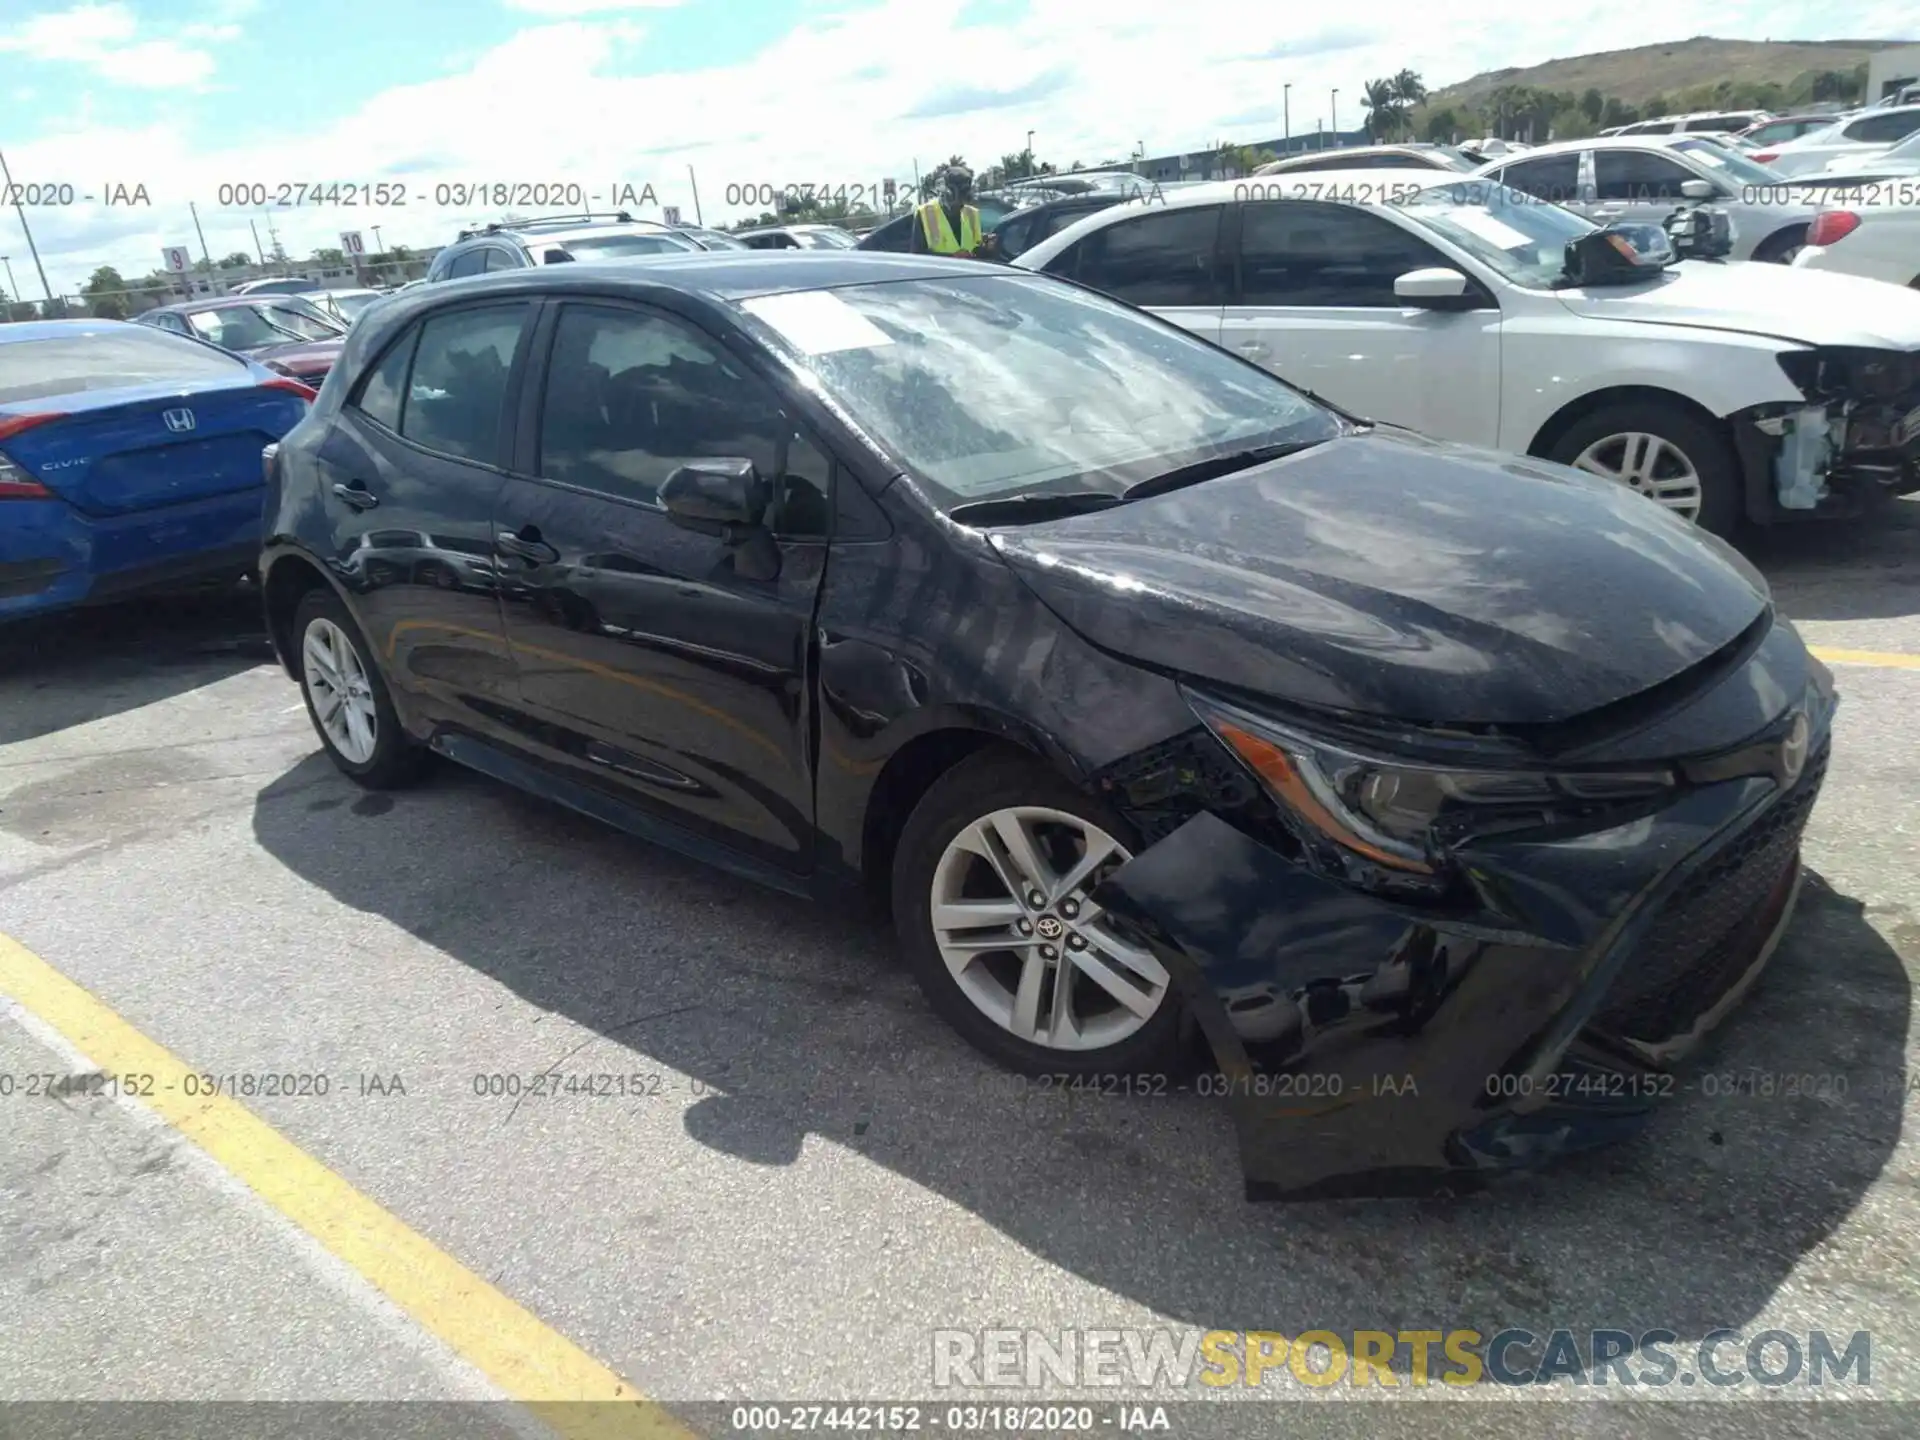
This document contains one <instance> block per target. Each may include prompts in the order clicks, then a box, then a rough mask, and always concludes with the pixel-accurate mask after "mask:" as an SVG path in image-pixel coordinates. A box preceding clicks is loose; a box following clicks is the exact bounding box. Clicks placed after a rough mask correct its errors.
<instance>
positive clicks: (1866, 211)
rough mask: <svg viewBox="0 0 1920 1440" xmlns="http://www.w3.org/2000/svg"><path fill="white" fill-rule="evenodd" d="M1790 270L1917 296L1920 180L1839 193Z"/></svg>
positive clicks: (1870, 183) (1870, 184) (1856, 187)
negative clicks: (1875, 283)
mask: <svg viewBox="0 0 1920 1440" xmlns="http://www.w3.org/2000/svg"><path fill="white" fill-rule="evenodd" d="M1793 264H1794V268H1795V269H1796V270H1827V271H1833V272H1837V273H1839V274H1843V275H1859V276H1864V277H1866V278H1868V279H1872V280H1886V281H1890V282H1891V283H1893V284H1895V285H1905V286H1908V287H1909V288H1911V289H1916V290H1920V175H1916V176H1912V177H1908V178H1904V179H1889V180H1879V181H1868V182H1862V183H1859V184H1855V185H1852V186H1849V187H1846V188H1844V189H1842V190H1840V191H1838V192H1837V193H1836V195H1835V198H1834V199H1833V200H1832V201H1831V202H1829V203H1828V205H1827V206H1826V207H1825V208H1824V209H1822V210H1821V212H1820V213H1819V215H1817V216H1816V217H1815V218H1814V222H1813V226H1812V228H1811V229H1810V230H1809V231H1808V242H1807V245H1806V247H1805V248H1804V249H1803V250H1801V252H1800V253H1799V254H1798V255H1797V256H1795V257H1794V261H1793Z"/></svg>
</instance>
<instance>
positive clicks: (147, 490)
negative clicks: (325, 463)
mask: <svg viewBox="0 0 1920 1440" xmlns="http://www.w3.org/2000/svg"><path fill="white" fill-rule="evenodd" d="M313 394H314V392H313V391H312V390H311V389H309V388H308V387H307V386H305V385H303V384H301V383H300V382H299V381H297V380H292V379H289V378H288V377H287V376H285V375H280V374H276V373H275V372H274V371H271V370H269V369H267V368H266V367H264V366H262V365H259V364H256V363H254V362H253V361H250V360H247V359H244V358H242V357H240V356H237V355H233V354H230V353H228V352H227V351H225V350H221V349H218V348H216V347H215V346H212V345H209V344H207V343H205V342H204V341H200V340H192V339H188V338H186V337H184V336H177V335H169V334H166V333H165V332H163V331H159V330H154V329H150V328H148V327H146V326H142V325H130V324H127V323H125V322H123V321H119V320H45V321H29V322H27V323H24V324H14V325H0V621H6V620H10V619H17V618H19V617H21V616H23V615H30V614H39V613H41V612H44V611H48V610H58V609H64V608H66V607H68V606H73V605H81V604H87V603H92V602H97V601H102V600H109V599H117V598H119V597H121V596H124V595H128V594H131V593H133V592H136V591H140V590H147V589H152V588H155V587H158V586H165V585H171V584H175V583H184V582H192V581H198V580H203V579H214V578H218V577H220V576H222V575H231V576H234V577H238V576H240V575H243V574H246V573H248V572H249V571H251V570H252V568H253V565H254V562H255V560H256V558H257V557H258V555H259V550H260V516H261V502H262V497H263V493H264V492H263V467H262V458H261V451H262V450H264V449H265V447H266V446H268V445H270V444H272V443H274V442H275V441H277V440H278V439H279V438H280V437H281V436H282V435H284V434H286V432H287V431H288V430H291V429H292V428H293V427H294V425H296V424H297V423H299V421H300V419H301V417H302V416H304V415H305V414H306V412H307V405H308V402H309V401H310V400H311V399H312V398H313Z"/></svg>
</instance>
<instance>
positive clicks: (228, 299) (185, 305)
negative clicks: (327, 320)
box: [142, 291, 320, 315]
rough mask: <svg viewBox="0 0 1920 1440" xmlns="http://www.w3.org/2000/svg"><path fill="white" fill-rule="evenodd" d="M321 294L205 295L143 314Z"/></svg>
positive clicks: (227, 308) (269, 303)
mask: <svg viewBox="0 0 1920 1440" xmlns="http://www.w3.org/2000/svg"><path fill="white" fill-rule="evenodd" d="M319 293H320V292H319V291H303V292H302V293H301V294H299V295H275V294H272V293H268V294H265V295H262V294H260V293H259V292H258V291H255V292H252V293H250V294H246V295H203V296H201V297H199V298H198V299H195V300H176V301H174V303H173V304H171V305H156V306H154V307H153V309H151V310H147V311H143V312H142V313H143V314H147V315H160V314H169V315H171V314H185V313H188V312H190V311H191V312H193V313H195V314H197V313H199V312H200V311H202V310H231V309H233V308H234V307H236V306H239V305H271V304H273V303H274V302H275V301H277V300H303V299H305V298H306V296H307V295H308V294H319Z"/></svg>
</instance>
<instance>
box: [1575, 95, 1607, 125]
mask: <svg viewBox="0 0 1920 1440" xmlns="http://www.w3.org/2000/svg"><path fill="white" fill-rule="evenodd" d="M1606 108H1607V97H1606V96H1604V95H1602V94H1601V93H1600V90H1599V87H1598V86H1594V85H1589V86H1588V87H1587V88H1586V90H1585V92H1584V93H1583V94H1582V95H1581V96H1580V113H1581V114H1582V115H1584V116H1586V117H1587V120H1588V121H1589V122H1590V123H1591V124H1594V125H1598V124H1599V123H1600V117H1601V115H1602V114H1604V113H1605V111H1606Z"/></svg>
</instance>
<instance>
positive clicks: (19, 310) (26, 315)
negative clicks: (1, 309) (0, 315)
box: [7, 300, 40, 320]
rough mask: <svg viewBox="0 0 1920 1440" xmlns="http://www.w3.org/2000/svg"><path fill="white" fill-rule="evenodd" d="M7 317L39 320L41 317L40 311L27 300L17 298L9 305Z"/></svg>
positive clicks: (10, 318)
mask: <svg viewBox="0 0 1920 1440" xmlns="http://www.w3.org/2000/svg"><path fill="white" fill-rule="evenodd" d="M7 318H8V319H9V320H38V319H39V318H40V312H39V311H38V310H36V309H35V308H34V307H33V306H32V305H30V304H28V303H27V302H26V301H25V300H16V301H14V302H13V304H11V305H10V306H8V307H7Z"/></svg>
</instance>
